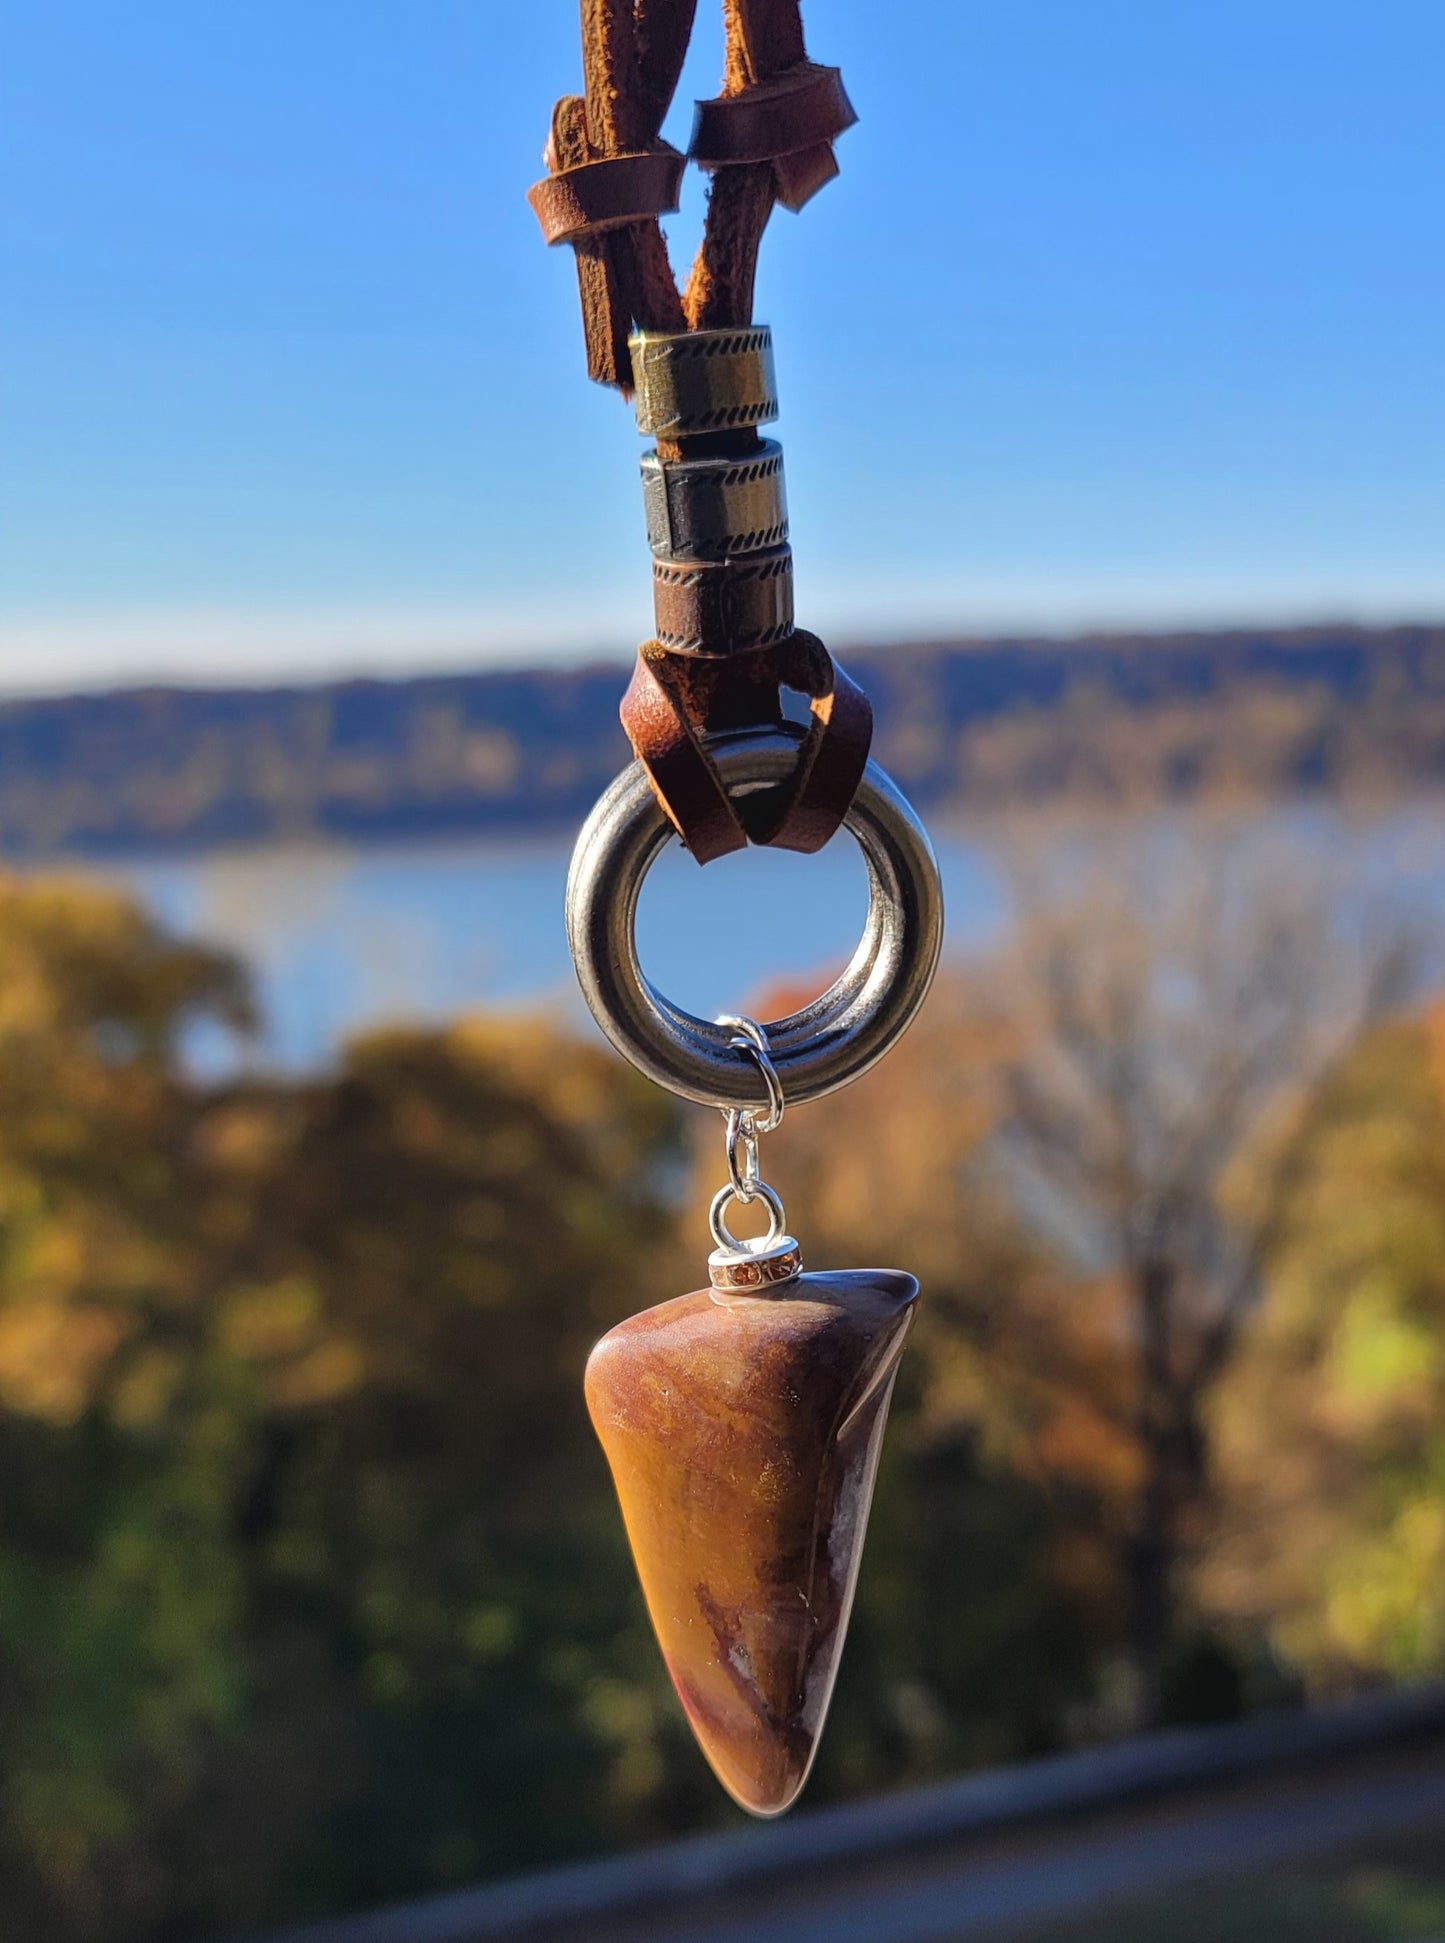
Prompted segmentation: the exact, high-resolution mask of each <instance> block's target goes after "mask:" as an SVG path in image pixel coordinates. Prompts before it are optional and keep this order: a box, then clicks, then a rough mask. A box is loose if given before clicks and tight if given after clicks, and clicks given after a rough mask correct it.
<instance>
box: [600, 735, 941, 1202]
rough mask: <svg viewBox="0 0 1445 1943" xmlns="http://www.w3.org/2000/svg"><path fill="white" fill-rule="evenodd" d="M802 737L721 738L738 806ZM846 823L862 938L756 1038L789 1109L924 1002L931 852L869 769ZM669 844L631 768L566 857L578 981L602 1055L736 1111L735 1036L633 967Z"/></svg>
mask: <svg viewBox="0 0 1445 1943" xmlns="http://www.w3.org/2000/svg"><path fill="white" fill-rule="evenodd" d="M800 736H801V731H800V730H796V729H789V728H788V727H786V726H785V727H782V728H769V729H761V730H759V729H748V730H742V731H739V732H737V733H735V734H732V735H727V736H719V737H718V738H717V739H716V740H715V741H713V742H711V743H710V744H709V753H710V754H711V755H712V757H713V759H714V761H715V762H716V763H717V764H718V767H719V770H720V772H721V774H722V776H723V780H724V782H725V783H726V785H727V788H728V790H729V792H730V793H731V794H732V795H734V796H743V795H748V794H751V793H753V792H754V791H757V790H760V789H766V788H768V787H769V786H770V785H774V784H777V783H780V782H782V781H783V780H784V779H785V777H786V776H787V775H788V773H789V771H790V770H791V768H792V766H793V764H794V762H795V761H796V758H797V749H798V742H799V739H800ZM844 820H845V822H846V824H847V827H848V828H849V829H850V830H851V831H852V832H853V835H854V836H855V837H856V838H857V840H858V844H859V847H860V849H861V850H862V852H863V859H864V862H865V864H866V865H867V869H868V917H867V920H866V922H865V924H864V927H863V936H862V939H861V940H860V942H859V944H858V948H857V949H856V951H855V952H854V953H853V957H852V959H851V960H850V962H849V964H848V966H847V969H846V970H845V971H844V972H843V974H842V976H841V977H840V978H839V979H838V980H837V982H836V983H835V984H834V985H832V986H830V987H829V989H828V990H827V991H826V992H824V993H823V994H822V995H821V996H820V997H818V998H816V999H814V1000H813V1001H812V1003H811V1004H809V1005H805V1006H803V1007H802V1009H801V1010H800V1011H797V1012H791V1013H789V1014H788V1016H787V1017H786V1018H784V1019H776V1020H773V1021H771V1022H770V1023H769V1025H768V1027H767V1045H768V1053H769V1057H770V1058H771V1061H772V1064H773V1066H774V1067H775V1068H776V1070H777V1075H778V1079H779V1081H780V1083H781V1085H782V1087H783V1089H784V1091H785V1092H786V1095H787V1098H788V1101H789V1103H790V1104H792V1105H795V1106H796V1105H800V1104H801V1103H802V1102H803V1101H805V1100H816V1099H819V1098H821V1097H822V1096H823V1095H824V1094H825V1093H831V1092H834V1091H835V1090H836V1089H837V1088H838V1087H840V1086H846V1085H847V1083H848V1082H849V1080H852V1079H856V1078H857V1077H858V1075H859V1074H860V1073H864V1072H866V1071H867V1070H868V1068H869V1067H870V1066H872V1065H874V1064H876V1063H877V1061H878V1060H880V1059H881V1058H882V1057H883V1055H884V1053H885V1052H887V1050H888V1048H889V1047H890V1046H891V1045H892V1044H893V1042H894V1040H895V1039H897V1038H898V1036H899V1034H900V1033H902V1032H903V1031H904V1030H905V1029H906V1027H907V1026H908V1025H909V1024H910V1023H911V1021H912V1019H913V1017H914V1015H915V1014H916V1012H917V1011H918V1008H919V1006H920V1005H922V1003H923V1000H924V998H925V997H926V996H927V993H928V988H929V986H930V984H931V983H932V982H933V974H934V972H935V970H936V969H937V967H938V957H939V952H940V950H941V948H942V944H943V894H942V890H941V888H940V885H939V881H938V865H937V862H936V861H935V859H934V855H933V848H932V845H931V844H930V843H929V841H928V837H927V834H926V833H925V831H924V829H923V826H922V824H921V823H920V822H919V821H918V818H917V817H916V816H915V815H914V813H913V811H912V809H911V808H910V807H909V805H908V803H907V802H906V801H905V800H904V798H903V796H902V795H901V793H900V792H899V791H898V789H897V788H895V786H894V785H893V783H892V782H891V781H890V780H889V778H888V777H887V776H886V775H884V773H883V771H882V770H881V769H879V768H878V767H877V765H876V764H874V763H871V762H870V763H869V764H868V766H867V768H866V769H865V771H864V774H863V781H862V783H861V785H860V786H859V789H858V794H857V795H856V796H855V797H854V799H853V803H852V806H851V807H850V809H849V811H848V814H847V817H846V818H845V819H844ZM671 835H672V825H671V824H670V823H669V822H668V820H667V818H666V816H665V815H664V814H663V811H662V809H661V807H660V805H659V804H658V802H657V799H656V797H655V796H654V795H653V793H652V787H651V785H650V783H649V782H648V779H647V771H646V770H645V769H644V768H643V766H642V764H641V763H640V762H635V763H632V764H631V765H630V766H629V767H628V768H627V769H625V770H623V772H622V774H621V775H620V776H619V777H618V778H617V780H616V781H615V782H614V783H613V784H612V786H611V788H610V789H608V790H607V791H606V793H605V794H604V795H603V796H602V798H601V799H600V801H599V802H598V803H597V805H596V807H595V808H594V809H593V811H592V814H591V815H590V816H589V817H588V819H587V821H586V823H585V824H584V825H583V828H582V833H581V835H580V836H579V837H578V839H577V847H576V849H575V850H574V851H573V853H572V868H571V871H570V874H569V876H568V879H567V938H568V942H569V944H570V945H571V948H572V958H573V962H574V963H575V965H576V967H577V978H578V982H579V983H580V985H581V987H582V992H583V996H584V997H585V998H586V1000H587V1003H588V1005H589V1006H590V1008H591V1010H592V1015H593V1017H594V1018H595V1019H596V1020H597V1023H598V1024H599V1025H600V1026H601V1028H602V1030H603V1032H604V1033H606V1035H607V1037H608V1038H609V1039H610V1040H611V1041H612V1044H613V1045H614V1046H615V1047H616V1048H617V1050H618V1051H619V1052H620V1053H622V1054H623V1055H624V1057H626V1058H627V1059H630V1060H631V1061H632V1063H633V1065H635V1066H637V1067H638V1068H639V1069H640V1070H641V1071H642V1072H644V1073H646V1074H647V1076H648V1077H649V1078H650V1079H652V1080H654V1081H656V1083H657V1084H658V1085H659V1086H665V1087H667V1088H668V1089H669V1090H670V1091H672V1092H674V1093H678V1094H681V1095H682V1097H683V1098H684V1099H689V1100H699V1101H701V1102H702V1103H703V1104H704V1105H707V1106H721V1107H737V1108H740V1109H741V1110H743V1111H745V1112H746V1111H748V1110H749V1109H751V1108H753V1107H755V1106H756V1104H757V1066H756V1063H755V1061H754V1059H753V1058H752V1057H751V1055H750V1053H749V1054H745V1053H743V1052H741V1051H739V1050H738V1049H737V1048H735V1047H734V1045H733V1039H734V1037H735V1036H736V1028H734V1027H732V1026H725V1025H717V1024H714V1023H713V1022H712V1021H711V1020H708V1019H699V1018H696V1017H695V1016H694V1015H693V1014H692V1013H690V1012H685V1011H683V1009H682V1008H681V1007H680V1006H677V1005H674V1004H673V1003H672V1001H671V1000H670V999H668V998H665V997H664V996H663V994H662V993H661V992H659V991H658V990H657V989H656V988H655V986H653V985H651V984H650V983H649V982H648V980H647V978H646V976H645V975H644V973H643V970H642V967H641V965H640V964H639V963H638V957H637V899H638V894H639V892H640V891H641V888H642V882H643V879H644V878H645V877H646V875H647V872H648V871H649V869H650V868H651V867H652V865H653V863H654V862H655V861H656V859H657V858H658V856H659V855H660V854H661V852H662V850H663V848H664V846H665V845H666V843H667V841H668V839H669V837H670V836H671ZM762 921H763V918H762V915H761V914H760V916H759V922H762ZM774 922H775V920H774ZM728 1191H729V1193H731V1191H732V1190H731V1188H729V1190H728Z"/></svg>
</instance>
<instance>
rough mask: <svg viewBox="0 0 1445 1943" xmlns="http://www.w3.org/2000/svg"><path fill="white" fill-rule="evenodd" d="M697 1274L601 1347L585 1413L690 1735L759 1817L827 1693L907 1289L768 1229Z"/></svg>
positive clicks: (817, 1724)
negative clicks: (804, 1251)
mask: <svg viewBox="0 0 1445 1943" xmlns="http://www.w3.org/2000/svg"><path fill="white" fill-rule="evenodd" d="M709 1271H710V1274H711V1278H712V1286H711V1287H709V1288H706V1289H700V1290H698V1291H696V1292H695V1293H693V1294H691V1295H684V1296H680V1297H678V1299H677V1300H676V1301H673V1302H664V1303H662V1304H661V1306H660V1307H658V1308H655V1309H649V1310H647V1311H646V1312H645V1313H644V1314H642V1315H638V1316H633V1317H631V1318H630V1319H629V1320H628V1321H627V1322H623V1323H620V1324H619V1325H618V1326H617V1328H615V1329H613V1330H612V1331H610V1333H609V1334H607V1335H606V1336H604V1337H603V1338H602V1340H601V1342H599V1343H598V1345H597V1347H596V1348H595V1349H594V1350H593V1352H592V1355H591V1358H590V1360H589V1362H588V1365H587V1407H588V1410H589V1412H590V1414H591V1417H592V1422H593V1425H594V1427H595V1429H596V1431H597V1434H598V1436H599V1438H600V1439H601V1441H602V1447H603V1449H604V1451H605V1452H606V1454H607V1461H608V1463H609V1464H610V1466H611V1469H612V1477H613V1482H614V1483H615V1485H616V1487H617V1495H618V1498H619V1500H620V1501H621V1505H622V1515H623V1519H624V1521H625V1523H626V1526H627V1535H628V1538H629V1540H630V1542H631V1545H632V1555H633V1558H634V1560H635V1561H636V1564H637V1571H638V1576H639V1577H640V1579H641V1581H642V1589H643V1592H644V1594H645V1595H646V1599H647V1605H648V1610H649V1612H650V1614H651V1616H652V1624H653V1628H654V1630H655V1631H656V1633H657V1639H658V1644H659V1645H660V1646H661V1648H662V1655H663V1658H664V1660H665V1661H666V1663H667V1670H668V1672H669V1673H670V1674H671V1676H672V1682H673V1685H674V1686H675V1687H676V1689H677V1694H678V1698H679V1699H680V1700H681V1702H682V1705H683V1709H684V1711H685V1712H686V1714H687V1717H688V1720H689V1722H690V1723H691V1725H692V1729H693V1732H694V1733H695V1734H696V1735H697V1738H698V1741H699V1743H700V1745H701V1747H702V1750H703V1753H704V1754H705V1755H706V1756H707V1758H708V1761H709V1762H710V1763H711V1765H712V1768H713V1771H714V1772H715V1773H716V1775H717V1777H718V1779H719V1781H721V1782H722V1784H723V1786H724V1787H725V1788H726V1789H727V1791H728V1793H729V1794H730V1795H731V1796H732V1797H733V1799H734V1800H735V1801H737V1802H738V1803H739V1804H740V1805H741V1806H742V1807H743V1808H746V1809H747V1810H748V1811H749V1812H750V1813H751V1814H754V1815H778V1814H781V1813H782V1812H783V1810H784V1809H785V1808H788V1807H789V1806H791V1804H792V1803H793V1801H794V1800H796V1798H797V1796H798V1793H799V1791H800V1790H801V1788H802V1786H803V1783H804V1782H805V1781H806V1779H807V1776H808V1770H809V1768H810V1767H811V1765H812V1761H813V1756H814V1753H815V1752H816V1750H817V1745H818V1738H819V1735H820V1733H821V1731H822V1727H823V1719H824V1716H825V1714H826V1713H827V1711H828V1702H829V1700H830V1698H831V1696H832V1691H833V1682H834V1679H835V1677H836V1675H837V1671H838V1661H839V1657H840V1655H841V1653H842V1650H843V1637H844V1634H845V1632H846V1631H847V1626H848V1614H849V1610H850V1608H851V1606H852V1603H853V1592H854V1588H855V1586H856V1584H857V1580H858V1565H859V1560H860V1558H861V1556H862V1550H863V1538H864V1533H865V1530H866V1528H867V1523H868V1508H869V1503H870V1500H871V1499H872V1495H873V1480H874V1477H875V1474H876V1472H877V1467H878V1453H879V1449H880V1447H881V1444H882V1441H883V1427H884V1424H885V1421H886V1419H887V1416H888V1404H889V1399H890V1397H891V1395H892V1391H893V1380H894V1377H895V1375H896V1374H897V1370H898V1362H899V1358H900V1355H901V1353H902V1350H903V1343H904V1338H905V1337H906V1336H907V1334H908V1329H909V1325H910V1323H911V1322H912V1319H913V1305H914V1301H915V1298H916V1296H917V1294H918V1284H917V1282H916V1281H915V1280H914V1278H913V1277H912V1276H911V1275H906V1274H903V1273H901V1272H899V1271H897V1270H893V1269H857V1270H852V1271H840V1272H838V1273H836V1274H814V1275H805V1274H803V1273H802V1263H801V1260H800V1257H799V1253H798V1247H797V1243H796V1242H794V1241H793V1240H792V1239H791V1238H790V1237H788V1236H774V1237H770V1238H769V1241H768V1242H767V1243H766V1244H761V1245H760V1244H758V1243H753V1244H748V1243H741V1244H737V1245H735V1246H734V1247H733V1248H724V1249H720V1250H719V1251H718V1252H717V1253H716V1254H714V1255H713V1257H712V1258H711V1260H710V1262H709Z"/></svg>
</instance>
